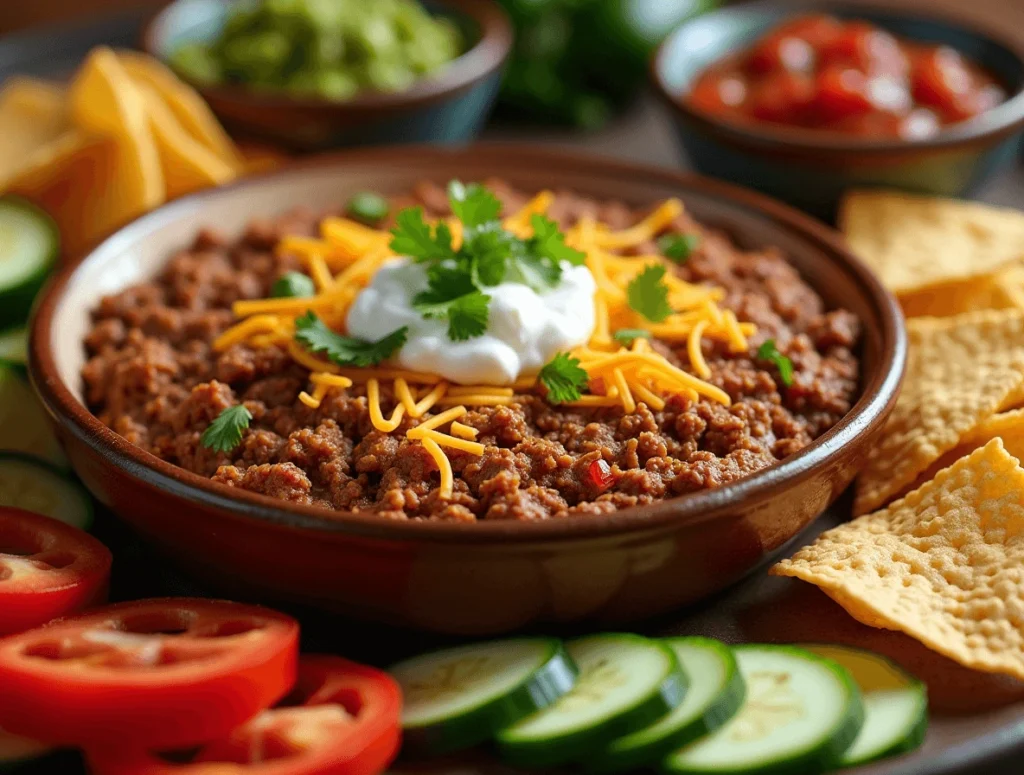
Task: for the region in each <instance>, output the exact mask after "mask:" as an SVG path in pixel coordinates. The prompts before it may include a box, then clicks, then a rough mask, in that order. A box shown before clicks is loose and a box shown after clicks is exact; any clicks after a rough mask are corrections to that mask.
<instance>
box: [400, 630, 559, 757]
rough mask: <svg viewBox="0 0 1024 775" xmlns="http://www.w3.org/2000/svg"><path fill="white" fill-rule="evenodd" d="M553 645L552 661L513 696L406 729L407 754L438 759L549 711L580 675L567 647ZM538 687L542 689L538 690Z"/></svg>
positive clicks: (404, 731) (556, 643)
mask: <svg viewBox="0 0 1024 775" xmlns="http://www.w3.org/2000/svg"><path fill="white" fill-rule="evenodd" d="M552 645H553V649H552V652H551V655H550V656H549V657H548V660H547V661H546V662H545V663H544V664H543V665H541V667H540V668H538V669H537V671H536V672H534V673H533V674H532V675H531V676H530V680H528V681H526V682H524V683H522V684H520V685H519V686H517V687H516V688H515V689H513V690H512V692H511V693H510V694H508V695H506V696H504V697H499V698H497V699H496V700H493V701H492V702H490V703H487V704H486V705H484V706H483V707H482V708H476V709H475V710H472V711H469V712H468V713H467V714H466V715H464V716H460V717H457V718H454V719H450V720H447V721H445V722H444V723H441V724H432V725H429V726H424V727H403V729H402V747H403V750H407V751H409V752H412V753H418V754H427V755H437V754H443V753H451V752H453V751H458V750H461V749H463V748H471V747H473V746H475V745H479V744H480V743H483V742H486V741H488V740H490V739H491V738H493V737H494V735H495V733H496V732H497V731H498V730H500V729H504V728H505V727H507V726H511V725H512V724H514V723H516V722H517V721H520V720H522V719H524V718H526V717H527V716H529V715H530V714H531V713H535V712H536V711H538V710H541V709H542V708H546V707H547V706H548V705H550V704H551V703H553V702H554V701H555V700H557V699H558V698H559V697H561V696H562V695H563V694H565V693H566V692H568V691H569V690H570V689H571V688H572V687H573V685H574V684H575V683H576V676H577V674H578V673H579V670H578V669H577V667H576V663H575V662H574V661H573V660H572V657H570V656H569V652H568V651H566V650H565V645H564V644H563V643H562V642H561V641H554V640H553V639H552ZM538 683H540V684H541V686H540V687H536V684H538Z"/></svg>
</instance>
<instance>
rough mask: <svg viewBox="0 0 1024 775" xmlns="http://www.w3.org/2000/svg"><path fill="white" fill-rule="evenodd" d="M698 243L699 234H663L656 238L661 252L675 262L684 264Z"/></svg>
mask: <svg viewBox="0 0 1024 775" xmlns="http://www.w3.org/2000/svg"><path fill="white" fill-rule="evenodd" d="M699 245H700V235H699V234H665V235H663V236H662V237H661V238H659V239H658V250H660V251H661V254H662V255H663V256H665V258H668V259H671V260H672V261H675V262H676V263H677V264H685V263H686V260H687V259H688V258H689V257H690V254H691V253H693V251H695V250H696V249H697V247H698V246H699Z"/></svg>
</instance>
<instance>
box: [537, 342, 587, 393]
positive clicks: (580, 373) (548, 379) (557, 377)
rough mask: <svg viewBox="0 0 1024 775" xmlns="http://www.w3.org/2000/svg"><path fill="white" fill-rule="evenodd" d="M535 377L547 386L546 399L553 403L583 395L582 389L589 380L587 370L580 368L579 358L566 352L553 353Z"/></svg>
mask: <svg viewBox="0 0 1024 775" xmlns="http://www.w3.org/2000/svg"><path fill="white" fill-rule="evenodd" d="M537 377H538V379H539V380H540V383H541V384H542V385H544V387H545V388H547V391H548V395H547V398H548V401H550V402H551V403H553V404H564V403H566V402H568V401H575V400H577V399H578V398H579V397H580V396H581V395H583V389H584V388H585V387H586V386H587V383H588V382H589V380H590V377H589V376H588V374H587V372H586V371H585V370H584V369H582V368H580V361H579V358H573V357H571V356H570V355H569V354H568V353H558V354H557V355H555V357H554V358H552V359H551V360H550V361H548V362H547V363H546V364H544V367H543V368H542V369H541V370H540V373H539V374H538V375H537Z"/></svg>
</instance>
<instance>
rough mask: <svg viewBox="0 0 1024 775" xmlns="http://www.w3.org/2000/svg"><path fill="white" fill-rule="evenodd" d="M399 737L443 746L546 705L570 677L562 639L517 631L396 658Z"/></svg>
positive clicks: (572, 670) (467, 740)
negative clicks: (494, 638)
mask: <svg viewBox="0 0 1024 775" xmlns="http://www.w3.org/2000/svg"><path fill="white" fill-rule="evenodd" d="M391 674H392V675H393V676H394V677H395V679H396V680H397V681H398V683H399V684H400V685H401V687H402V695H403V697H404V699H405V705H404V708H403V710H402V728H403V738H404V743H405V744H406V745H407V746H408V747H409V748H410V749H413V750H419V751H422V752H426V753H442V752H446V751H455V750H458V749H460V748H468V747H470V746H473V745H476V744H477V743H481V742H483V741H484V740H490V739H491V738H492V737H493V736H494V734H495V733H496V732H497V731H498V730H499V729H502V728H504V727H506V726H508V725H510V724H514V723H515V722H516V721H519V720H520V719H522V718H525V717H526V716H529V715H530V714H531V713H533V712H534V711H537V710H539V709H541V708H544V707H547V706H548V705H550V704H551V703H552V702H554V701H555V700H556V699H557V698H558V697H561V696H562V695H563V694H565V693H566V692H567V691H569V689H571V688H572V686H573V684H574V683H575V682H576V665H575V663H573V661H572V659H571V658H570V657H569V655H568V653H567V652H566V650H565V647H564V646H563V645H562V642H561V641H560V640H557V639H555V638H515V639H510V640H500V641H493V642H491V643H480V644H473V645H469V646H461V647H459V648H453V649H447V650H445V651H437V652H434V653H432V654H425V655H423V656H420V657H414V658H413V659H409V660H406V661H405V662H400V663H399V664H397V665H395V666H394V667H392V668H391Z"/></svg>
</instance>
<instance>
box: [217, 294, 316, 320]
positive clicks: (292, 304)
mask: <svg viewBox="0 0 1024 775" xmlns="http://www.w3.org/2000/svg"><path fill="white" fill-rule="evenodd" d="M333 303H334V299H332V298H331V297H330V296H325V295H321V296H312V297H310V298H308V299H244V300H242V301H236V302H235V303H234V304H232V305H231V312H232V313H233V314H234V316H235V317H236V318H247V317H249V316H250V315H259V314H261V313H266V314H268V315H291V316H292V317H295V316H296V315H302V314H304V313H305V312H306V311H307V310H313V311H314V312H319V311H320V310H324V309H330V307H331V305H332V304H333Z"/></svg>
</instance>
